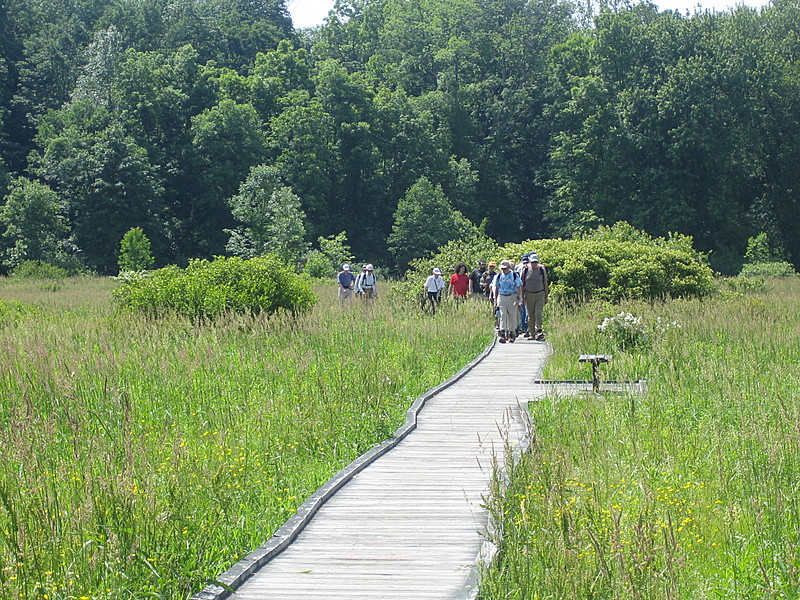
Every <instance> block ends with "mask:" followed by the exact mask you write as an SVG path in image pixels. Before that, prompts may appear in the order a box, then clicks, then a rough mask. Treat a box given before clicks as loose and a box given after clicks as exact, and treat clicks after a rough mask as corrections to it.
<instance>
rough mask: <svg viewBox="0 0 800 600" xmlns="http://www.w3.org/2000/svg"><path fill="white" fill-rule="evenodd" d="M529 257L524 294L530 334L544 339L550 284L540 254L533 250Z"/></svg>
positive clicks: (535, 337)
mask: <svg viewBox="0 0 800 600" xmlns="http://www.w3.org/2000/svg"><path fill="white" fill-rule="evenodd" d="M528 259H529V260H530V262H529V263H528V266H527V268H526V269H525V270H524V271H523V272H522V296H523V298H524V299H525V304H526V306H527V307H528V332H529V333H528V336H529V337H531V338H533V339H535V340H539V341H544V332H543V331H542V313H543V312H544V305H545V304H547V296H548V295H549V294H550V284H549V283H548V282H547V269H545V268H544V266H543V265H540V264H539V256H538V255H537V254H536V253H533V252H532V253H531V254H530V256H529V257H528Z"/></svg>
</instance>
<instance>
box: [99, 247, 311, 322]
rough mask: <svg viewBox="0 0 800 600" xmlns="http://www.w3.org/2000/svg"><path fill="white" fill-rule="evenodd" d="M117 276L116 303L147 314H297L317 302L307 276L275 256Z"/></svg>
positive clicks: (200, 316)
mask: <svg viewBox="0 0 800 600" xmlns="http://www.w3.org/2000/svg"><path fill="white" fill-rule="evenodd" d="M119 280H120V281H121V282H122V284H121V285H120V287H118V288H117V289H116V290H114V297H115V299H116V301H117V302H118V304H119V305H120V306H121V307H124V308H128V309H132V310H136V311H140V312H143V313H144V314H146V315H149V316H159V315H162V314H165V313H169V312H175V313H178V314H181V315H185V316H187V317H190V318H192V319H197V320H208V319H215V318H217V317H219V316H221V315H223V314H225V313H228V312H234V313H242V314H251V313H252V314H259V313H267V314H272V313H274V312H276V311H278V310H288V311H291V312H292V313H293V314H297V313H299V312H303V311H306V310H309V309H310V308H311V307H312V306H313V305H314V303H315V302H316V297H315V296H314V293H313V292H312V291H311V285H310V283H309V282H308V280H307V279H305V278H304V277H302V276H300V275H297V274H295V273H294V272H293V271H292V270H291V269H290V268H289V267H288V266H287V265H285V264H284V263H283V262H281V260H280V259H279V258H277V257H275V256H271V255H266V256H259V257H257V258H251V259H243V258H239V257H232V258H222V257H217V258H216V259H215V260H213V261H208V260H200V259H194V260H192V261H190V262H189V266H188V267H187V268H186V269H185V270H183V269H180V268H178V267H176V266H174V265H173V266H169V267H165V268H163V269H158V270H156V271H152V272H150V273H146V274H142V273H139V274H137V275H136V276H135V277H127V278H125V279H119Z"/></svg>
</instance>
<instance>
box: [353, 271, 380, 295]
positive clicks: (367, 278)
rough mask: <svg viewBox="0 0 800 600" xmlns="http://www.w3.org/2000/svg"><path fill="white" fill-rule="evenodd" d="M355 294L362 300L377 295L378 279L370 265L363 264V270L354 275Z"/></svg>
mask: <svg viewBox="0 0 800 600" xmlns="http://www.w3.org/2000/svg"><path fill="white" fill-rule="evenodd" d="M356 294H358V295H359V296H361V297H362V298H364V300H370V299H372V298H377V297H378V279H377V277H376V276H375V267H373V266H372V265H364V270H363V271H362V272H361V273H360V274H359V276H358V277H356Z"/></svg>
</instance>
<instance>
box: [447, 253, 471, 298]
mask: <svg viewBox="0 0 800 600" xmlns="http://www.w3.org/2000/svg"><path fill="white" fill-rule="evenodd" d="M453 270H454V271H455V273H453V275H452V276H451V277H450V295H451V296H453V298H454V299H455V300H456V301H459V300H463V299H464V298H466V297H467V294H468V293H469V275H467V265H465V264H464V263H463V262H462V263H458V264H457V265H456V266H455V267H453Z"/></svg>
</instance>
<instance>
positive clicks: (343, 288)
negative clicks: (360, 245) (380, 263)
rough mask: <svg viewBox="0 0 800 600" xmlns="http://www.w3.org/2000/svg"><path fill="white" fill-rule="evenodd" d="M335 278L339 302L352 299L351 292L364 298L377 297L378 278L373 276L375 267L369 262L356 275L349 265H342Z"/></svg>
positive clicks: (343, 302)
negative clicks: (337, 285)
mask: <svg viewBox="0 0 800 600" xmlns="http://www.w3.org/2000/svg"><path fill="white" fill-rule="evenodd" d="M337 280H338V282H339V303H340V304H345V303H347V302H349V301H350V300H352V298H353V294H355V295H356V296H359V297H361V298H364V299H365V300H371V299H373V298H377V297H378V279H377V278H376V277H375V267H373V266H372V265H370V264H367V265H364V266H363V267H362V268H361V273H359V274H358V275H353V272H352V271H351V270H350V265H342V270H341V271H339V275H338V276H337Z"/></svg>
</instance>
